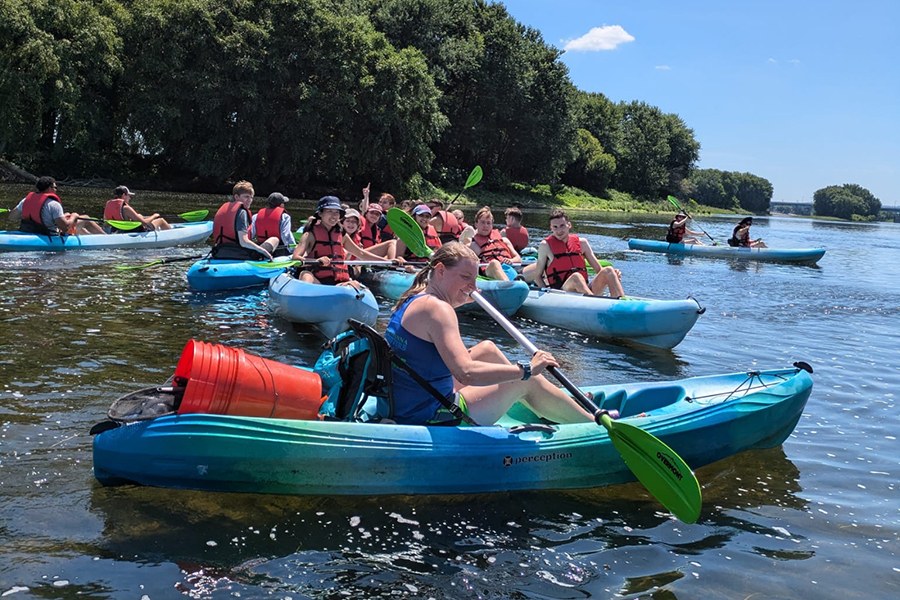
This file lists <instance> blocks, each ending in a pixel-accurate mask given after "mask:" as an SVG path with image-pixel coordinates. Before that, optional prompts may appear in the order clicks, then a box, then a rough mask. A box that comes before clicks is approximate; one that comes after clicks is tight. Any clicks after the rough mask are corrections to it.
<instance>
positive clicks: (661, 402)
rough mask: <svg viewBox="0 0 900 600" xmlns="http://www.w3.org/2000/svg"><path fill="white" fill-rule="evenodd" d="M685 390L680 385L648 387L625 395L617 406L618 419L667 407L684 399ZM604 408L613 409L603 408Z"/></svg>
mask: <svg viewBox="0 0 900 600" xmlns="http://www.w3.org/2000/svg"><path fill="white" fill-rule="evenodd" d="M685 395H686V393H685V390H684V388H683V387H682V386H680V385H667V386H662V387H649V388H645V389H641V390H637V391H635V392H633V393H630V394H628V395H627V397H626V398H625V399H624V400H622V403H621V405H620V406H619V413H620V417H633V416H635V415H639V414H641V413H650V412H651V411H654V410H659V409H660V408H663V407H664V406H669V405H671V404H674V403H676V402H679V401H681V400H683V399H684V398H685ZM604 408H615V407H605V406H604Z"/></svg>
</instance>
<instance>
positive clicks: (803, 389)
mask: <svg viewBox="0 0 900 600" xmlns="http://www.w3.org/2000/svg"><path fill="white" fill-rule="evenodd" d="M801 367H802V368H801ZM804 368H808V366H807V365H805V364H803V363H796V366H795V367H793V368H786V369H775V370H767V371H749V372H744V373H732V374H725V375H712V376H704V377H693V378H690V379H682V380H678V381H663V382H657V383H628V384H614V385H600V386H590V387H585V388H583V389H584V390H585V391H590V392H592V393H593V394H594V397H595V398H601V397H603V396H601V394H605V400H604V401H603V403H602V404H601V408H606V409H614V410H617V411H619V413H620V421H623V422H627V423H630V424H633V425H636V426H638V427H640V428H642V429H644V430H645V431H647V432H649V433H651V434H653V435H655V436H656V437H658V438H659V439H661V440H662V441H663V442H665V443H666V444H668V445H669V446H670V447H671V448H672V449H673V450H675V452H677V453H678V454H680V455H681V456H682V457H683V458H684V459H685V460H686V461H687V463H688V464H689V465H690V466H691V468H693V469H696V468H698V467H701V466H703V465H706V464H709V463H712V462H715V461H717V460H720V459H723V458H726V457H729V456H732V455H734V454H737V453H739V452H743V451H745V450H751V449H754V448H771V447H775V446H778V445H780V444H781V443H782V442H784V440H785V439H787V437H788V436H789V435H790V434H791V432H792V431H793V429H794V427H795V425H796V424H797V421H798V420H799V419H800V416H801V414H802V412H803V408H804V406H805V405H806V401H807V399H808V398H809V395H810V392H811V390H812V378H811V377H810V375H809V373H808V372H807V371H806V370H804ZM156 390H157V392H153V389H150V390H149V391H148V393H158V394H160V395H163V394H165V388H156ZM170 409H171V406H170ZM101 425H102V426H101ZM97 432H99V433H97ZM92 433H96V435H95V437H94V440H93V461H94V475H95V477H96V478H97V479H98V480H99V481H100V482H101V483H103V484H106V485H113V484H139V485H150V486H159V487H168V488H185V489H198V490H215V491H227V492H254V493H272V494H302V495H380V494H460V493H481V492H506V491H514V490H549V489H575V488H594V487H600V486H607V485H612V484H618V483H624V482H629V481H634V476H633V475H632V473H631V471H630V470H629V469H628V467H627V466H626V465H625V463H624V462H623V461H622V459H621V457H620V455H619V454H618V452H617V451H616V450H615V449H614V447H613V444H612V442H611V440H610V437H609V435H608V434H607V431H606V429H604V428H603V427H600V426H598V425H596V424H595V423H576V424H567V425H557V424H550V423H546V422H543V421H541V420H540V419H538V418H536V416H535V415H534V414H533V413H531V412H530V411H529V410H528V409H527V408H526V407H524V406H523V405H521V404H515V405H513V407H512V408H511V409H510V411H509V413H508V414H506V415H505V416H504V417H503V418H502V420H501V421H500V422H499V423H498V424H497V425H492V426H474V427H453V426H429V427H426V426H414V425H396V424H384V423H358V422H346V421H327V420H326V421H320V420H299V419H275V418H267V417H259V416H255V417H247V416H234V415H221V414H168V415H165V416H159V417H155V418H149V419H147V420H142V421H134V422H130V423H127V424H120V423H116V422H112V421H106V422H104V423H102V424H98V425H97V426H95V428H94V429H93V430H92Z"/></svg>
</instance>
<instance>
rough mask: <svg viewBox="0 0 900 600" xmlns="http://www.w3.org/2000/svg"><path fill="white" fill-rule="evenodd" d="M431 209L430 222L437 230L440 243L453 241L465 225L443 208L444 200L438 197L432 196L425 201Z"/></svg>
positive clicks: (457, 237)
mask: <svg viewBox="0 0 900 600" xmlns="http://www.w3.org/2000/svg"><path fill="white" fill-rule="evenodd" d="M425 204H426V205H427V206H428V208H430V209H431V215H432V216H431V224H432V225H433V226H434V230H435V231H437V234H438V237H440V238H441V243H442V244H446V243H447V242H455V241H456V240H458V239H459V234H460V233H462V231H463V228H464V227H465V225H463V224H461V223H460V222H459V220H457V218H456V215H454V214H453V213H452V212H450V211H448V210H444V202H443V200H440V199H438V198H432V199H431V200H429V201H428V202H426V203H425Z"/></svg>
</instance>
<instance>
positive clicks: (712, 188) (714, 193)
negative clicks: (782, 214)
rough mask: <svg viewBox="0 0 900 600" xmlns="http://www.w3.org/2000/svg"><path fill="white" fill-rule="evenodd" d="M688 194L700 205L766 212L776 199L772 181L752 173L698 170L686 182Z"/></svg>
mask: <svg viewBox="0 0 900 600" xmlns="http://www.w3.org/2000/svg"><path fill="white" fill-rule="evenodd" d="M685 187H686V188H687V193H688V195H689V196H691V197H692V198H693V199H694V200H696V201H697V202H699V203H700V204H705V205H707V206H714V207H717V208H725V209H729V210H745V211H748V212H753V213H764V212H767V211H768V210H769V204H770V203H771V202H772V192H773V188H772V184H771V183H770V182H769V181H768V180H767V179H763V178H762V177H759V176H757V175H753V174H752V173H739V172H737V171H720V170H718V169H698V170H696V171H694V172H693V173H692V174H691V175H690V177H689V178H688V179H687V180H686V182H685Z"/></svg>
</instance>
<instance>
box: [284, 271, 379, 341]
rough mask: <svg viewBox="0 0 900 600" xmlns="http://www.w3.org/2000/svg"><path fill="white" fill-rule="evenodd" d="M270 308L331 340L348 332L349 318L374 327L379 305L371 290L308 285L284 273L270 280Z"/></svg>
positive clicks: (343, 286)
mask: <svg viewBox="0 0 900 600" xmlns="http://www.w3.org/2000/svg"><path fill="white" fill-rule="evenodd" d="M269 306H271V307H272V309H273V310H274V311H275V314H276V315H278V316H279V317H282V318H283V319H287V320H288V321H291V322H292V323H303V324H308V325H312V326H313V327H315V328H316V329H318V330H319V331H321V332H322V334H323V335H324V336H325V337H327V338H329V339H330V338H333V337H334V336H336V335H337V334H339V333H340V332H342V331H344V330H346V329H347V328H348V327H349V325H347V319H356V320H357V321H362V322H363V323H365V324H366V325H374V324H375V320H376V319H377V318H378V302H377V301H376V300H375V296H373V295H372V292H371V291H370V290H369V288H367V287H365V286H362V288H361V289H359V290H357V289H355V288H353V287H352V286H349V285H322V284H319V283H307V282H305V281H300V280H299V279H295V278H294V277H291V275H290V274H288V273H281V274H280V275H278V276H277V277H275V278H274V279H272V280H271V281H269Z"/></svg>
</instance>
